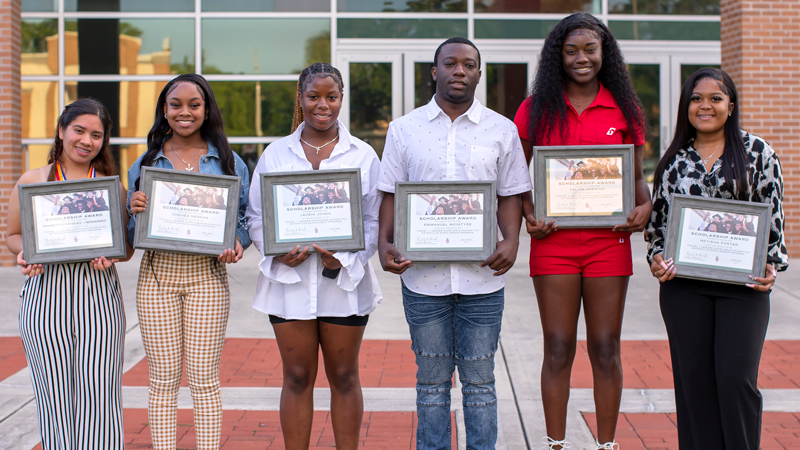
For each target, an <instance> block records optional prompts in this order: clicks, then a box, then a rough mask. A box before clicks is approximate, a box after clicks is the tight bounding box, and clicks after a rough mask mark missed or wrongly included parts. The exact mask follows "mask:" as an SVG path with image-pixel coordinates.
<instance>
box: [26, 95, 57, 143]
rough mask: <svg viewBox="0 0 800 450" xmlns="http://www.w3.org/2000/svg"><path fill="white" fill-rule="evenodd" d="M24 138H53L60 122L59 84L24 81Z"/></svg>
mask: <svg viewBox="0 0 800 450" xmlns="http://www.w3.org/2000/svg"><path fill="white" fill-rule="evenodd" d="M20 87H21V93H22V138H23V139H24V138H52V137H55V135H56V121H57V120H58V114H59V112H60V111H58V83H56V82H50V81H23V82H22V83H20Z"/></svg>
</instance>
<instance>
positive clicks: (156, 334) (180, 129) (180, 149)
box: [128, 74, 250, 449]
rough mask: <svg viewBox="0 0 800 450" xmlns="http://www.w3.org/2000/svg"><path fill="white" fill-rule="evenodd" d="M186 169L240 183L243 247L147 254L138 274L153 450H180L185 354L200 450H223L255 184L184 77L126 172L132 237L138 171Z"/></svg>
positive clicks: (139, 206) (200, 88) (163, 100)
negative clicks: (226, 384)
mask: <svg viewBox="0 0 800 450" xmlns="http://www.w3.org/2000/svg"><path fill="white" fill-rule="evenodd" d="M142 166H145V167H157V168H162V169H174V170H186V171H189V172H200V173H209V174H214V175H223V174H224V175H235V176H238V177H240V178H241V179H242V190H241V192H240V193H239V220H238V224H237V228H236V236H237V238H236V246H235V248H233V249H227V250H225V252H223V253H222V254H221V255H219V256H218V257H216V258H214V257H210V256H197V255H187V254H180V253H168V252H161V251H146V252H145V254H144V256H143V257H142V263H141V266H140V268H139V284H138V286H137V289H136V308H137V310H138V312H139V325H140V327H141V332H142V341H143V342H144V350H145V354H146V355H147V362H148V365H149V369H150V388H149V392H150V397H149V403H148V413H149V416H150V432H151V434H152V438H153V447H154V448H155V449H174V448H175V445H176V442H175V427H176V420H177V406H178V389H179V387H180V381H181V369H182V366H183V355H184V354H185V355H186V369H187V370H186V372H187V378H188V381H189V388H190V389H191V392H192V400H193V403H194V422H195V429H196V432H197V448H198V449H216V448H219V437H220V429H221V426H222V400H221V398H220V389H219V360H220V355H221V353H222V343H223V339H224V337H225V327H226V325H227V323H228V312H229V310H230V291H229V290H228V277H227V273H226V270H225V263H235V262H237V261H239V259H241V257H242V253H243V252H244V249H245V248H246V247H247V246H248V245H250V237H249V235H248V233H247V231H246V229H245V225H246V221H245V211H246V210H247V200H248V191H249V187H250V186H249V185H250V182H249V181H250V176H249V173H248V170H247V166H246V165H245V164H244V162H243V161H242V159H241V158H239V156H238V155H236V154H235V153H234V152H233V150H231V147H230V145H229V144H228V139H227V137H226V136H225V131H224V128H223V125H222V116H221V115H220V112H219V108H218V107H217V103H216V101H215V99H214V93H213V92H212V91H211V87H210V86H209V84H208V82H207V81H206V80H205V78H203V77H202V76H200V75H196V74H186V75H180V76H178V77H176V78H175V79H173V80H172V81H170V82H169V83H167V85H166V86H164V89H163V90H162V91H161V94H160V95H159V97H158V102H157V105H156V117H155V123H154V124H153V128H151V129H150V133H149V134H148V135H147V152H146V153H145V154H144V155H142V156H141V157H140V158H139V159H138V160H136V162H135V163H133V166H132V167H131V168H130V170H129V171H128V183H129V186H131V189H130V193H129V194H128V210H129V211H130V213H131V219H130V220H129V221H128V236H129V239H130V240H131V242H133V231H134V228H135V225H136V214H138V213H140V212H142V211H144V210H145V209H146V208H147V202H148V198H147V195H145V194H144V193H143V192H141V191H140V190H139V175H140V172H141V167H142Z"/></svg>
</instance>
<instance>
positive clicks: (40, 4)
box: [22, 0, 58, 12]
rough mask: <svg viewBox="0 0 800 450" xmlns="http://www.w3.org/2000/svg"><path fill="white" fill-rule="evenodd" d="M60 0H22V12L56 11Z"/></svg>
mask: <svg viewBox="0 0 800 450" xmlns="http://www.w3.org/2000/svg"><path fill="white" fill-rule="evenodd" d="M56 11H58V0H22V12H56Z"/></svg>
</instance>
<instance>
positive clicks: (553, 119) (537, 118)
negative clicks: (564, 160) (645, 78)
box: [528, 13, 647, 145]
mask: <svg viewBox="0 0 800 450" xmlns="http://www.w3.org/2000/svg"><path fill="white" fill-rule="evenodd" d="M577 29H585V30H589V31H592V32H594V33H595V34H596V35H597V36H599V38H600V41H601V43H602V55H603V65H602V67H601V68H600V72H599V73H598V74H597V81H599V82H600V83H602V84H603V86H605V88H606V89H608V90H609V91H610V92H611V95H612V96H613V97H614V100H615V101H616V102H617V105H618V106H619V107H620V109H621V110H622V114H623V115H624V116H625V121H626V122H627V123H628V129H630V130H641V132H647V120H646V118H645V116H644V106H642V101H641V100H639V96H637V95H636V92H635V91H634V90H633V83H631V77H630V75H629V74H628V69H627V67H626V66H625V60H624V58H623V57H622V51H620V49H619V44H617V40H616V39H614V35H612V34H611V31H609V29H608V27H606V26H605V25H604V24H603V22H601V21H599V20H598V19H597V18H596V17H594V16H593V15H591V14H588V13H577V14H572V15H571V16H568V17H565V18H564V20H562V21H561V22H559V23H558V25H556V27H555V28H554V29H553V31H551V32H550V34H548V35H547V39H545V41H544V46H543V47H542V53H541V55H540V56H539V67H538V69H537V71H536V77H535V78H534V80H533V85H532V86H531V95H532V96H533V98H532V99H531V106H530V123H529V130H530V131H529V133H528V134H529V138H530V140H531V142H533V145H549V142H550V136H551V134H552V133H553V132H554V131H555V130H556V129H557V130H558V132H559V133H560V134H561V136H562V138H566V136H567V103H566V102H565V101H564V81H565V78H566V74H565V73H564V69H563V66H562V62H561V48H562V47H563V46H564V41H565V40H566V39H567V36H569V34H570V32H572V31H573V30H577ZM543 118H544V119H543Z"/></svg>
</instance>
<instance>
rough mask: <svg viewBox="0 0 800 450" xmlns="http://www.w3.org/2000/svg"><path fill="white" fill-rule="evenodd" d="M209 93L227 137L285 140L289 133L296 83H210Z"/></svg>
mask: <svg viewBox="0 0 800 450" xmlns="http://www.w3.org/2000/svg"><path fill="white" fill-rule="evenodd" d="M211 89H212V90H213V91H214V98H216V99H217V105H218V106H219V110H220V113H221V114H222V121H223V123H224V124H225V134H227V135H228V136H231V137H235V136H286V135H288V134H289V133H290V132H291V131H292V113H293V111H294V99H295V95H296V93H297V82H295V81H262V82H255V81H213V82H211ZM259 97H260V105H259V106H257V105H256V101H257V99H258V98H259ZM259 107H260V108H261V110H260V111H257V109H258V108H259ZM257 112H260V115H261V117H260V120H258V121H257V120H256V116H257V114H256V113H257Z"/></svg>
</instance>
